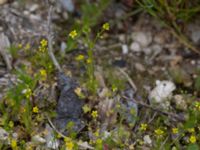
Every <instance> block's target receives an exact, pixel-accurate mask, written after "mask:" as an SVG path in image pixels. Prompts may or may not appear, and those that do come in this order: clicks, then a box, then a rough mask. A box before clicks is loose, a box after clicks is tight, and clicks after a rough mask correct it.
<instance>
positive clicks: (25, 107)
mask: <svg viewBox="0 0 200 150" xmlns="http://www.w3.org/2000/svg"><path fill="white" fill-rule="evenodd" d="M53 4H54V5H53V13H52V16H51V17H52V22H51V27H52V32H53V37H54V38H53V42H52V45H53V52H54V53H55V56H56V58H57V60H58V62H59V64H60V66H61V68H62V71H63V73H60V72H59V71H58V70H57V69H56V68H55V67H54V65H53V62H52V61H51V59H50V58H49V55H48V52H46V53H41V51H43V50H44V51H45V50H46V51H48V49H49V47H48V48H47V47H45V46H47V44H46V45H45V41H43V42H41V41H42V39H46V40H47V42H48V44H49V40H48V39H47V37H48V34H49V24H48V16H49V14H48V13H49V8H50V5H51V4H48V3H47V2H46V1H44V2H43V1H42V2H41V1H37V0H35V1H21V0H20V1H14V2H5V3H4V1H0V54H1V57H0V103H1V105H0V141H2V142H1V143H2V144H1V143H0V148H2V149H9V148H12V149H29V148H33V149H104V150H108V149H156V148H157V149H191V148H193V149H199V148H198V143H200V141H199V138H200V134H199V125H198V123H199V120H200V118H199V117H198V114H199V111H200V109H199V108H200V103H199V94H200V93H199V91H200V72H199V69H200V60H199V55H198V54H196V53H195V52H192V51H191V50H189V49H188V48H187V47H186V46H184V45H182V44H180V42H179V41H178V40H177V39H176V38H175V37H174V36H173V35H172V34H171V32H170V30H169V29H168V28H165V27H164V26H162V25H161V23H160V22H159V21H157V20H156V19H154V18H152V17H151V16H149V15H148V14H146V13H139V14H136V15H130V13H131V12H132V11H133V8H130V7H129V3H128V2H125V1H123V2H112V3H110V4H109V6H108V8H106V9H103V11H102V15H101V17H98V16H97V17H98V19H97V20H98V21H97V22H96V23H95V21H94V20H95V19H94V18H92V17H91V18H90V17H89V18H90V19H91V22H92V23H95V24H94V25H93V28H92V29H91V30H92V34H91V35H90V36H91V37H92V38H94V37H95V35H96V33H97V31H98V30H99V29H101V28H102V24H104V23H105V22H109V24H110V26H109V30H108V31H107V30H106V32H104V33H103V35H102V36H103V38H102V39H98V41H97V42H96V43H95V46H94V48H93V51H94V60H92V62H93V61H94V68H95V69H94V72H93V73H94V76H95V79H96V81H97V88H96V91H95V92H91V91H90V90H89V89H90V87H88V85H87V84H86V82H87V80H89V79H87V76H85V74H86V72H87V68H89V67H88V66H90V65H88V64H90V63H85V62H84V61H83V60H82V59H81V57H80V56H84V58H87V60H88V57H89V56H88V49H89V48H88V45H87V44H85V43H84V42H85V41H83V40H81V39H77V41H78V42H77V43H78V44H77V47H76V48H75V49H73V50H70V51H69V47H70V44H69V43H68V42H69V41H68V40H71V39H69V33H70V31H71V30H72V29H76V25H75V23H76V22H83V23H84V21H83V20H82V17H83V16H84V13H83V12H82V11H83V10H84V9H81V8H82V7H84V4H81V3H79V2H77V3H76V5H73V4H70V5H67V7H65V3H63V1H58V2H56V3H53ZM82 5H83V6H82ZM85 5H86V4H85ZM63 6H64V7H63ZM85 7H86V6H85ZM86 8H88V7H86ZM100 8H101V7H100V6H99V9H100ZM95 12H96V14H98V13H97V12H98V11H97V10H94V11H93V13H94V14H95ZM85 14H87V13H86V12H85ZM90 15H92V14H89V16H90ZM92 19H94V20H92ZM89 21H90V20H89ZM77 30H78V29H77ZM78 31H79V30H78ZM184 32H185V34H186V35H187V37H188V38H189V39H190V40H191V41H192V43H193V44H194V45H195V46H196V47H197V48H198V47H199V42H200V22H199V19H198V18H196V19H194V21H193V22H191V23H189V24H187V25H185V26H184ZM43 46H44V47H43ZM48 46H49V45H48ZM42 48H43V49H42ZM40 50H41V51H40ZM78 58H79V59H78ZM84 58H83V59H84ZM90 61H91V60H90ZM87 62H88V61H87ZM95 86H96V85H95ZM95 86H94V87H95ZM27 100H28V102H27Z"/></svg>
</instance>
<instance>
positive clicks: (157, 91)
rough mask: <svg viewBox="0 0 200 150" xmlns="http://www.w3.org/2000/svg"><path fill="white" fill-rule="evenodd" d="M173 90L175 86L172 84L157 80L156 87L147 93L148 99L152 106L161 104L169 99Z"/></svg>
mask: <svg viewBox="0 0 200 150" xmlns="http://www.w3.org/2000/svg"><path fill="white" fill-rule="evenodd" d="M175 89H176V86H175V84H174V83H173V82H171V81H165V80H164V81H159V80H157V81H156V87H155V88H154V89H153V90H152V91H151V92H150V93H149V97H148V98H149V100H150V102H151V103H152V104H162V103H165V102H166V100H167V99H169V98H171V96H172V92H173V91H174V90H175ZM167 104H168V103H167ZM162 105H163V104H162Z"/></svg>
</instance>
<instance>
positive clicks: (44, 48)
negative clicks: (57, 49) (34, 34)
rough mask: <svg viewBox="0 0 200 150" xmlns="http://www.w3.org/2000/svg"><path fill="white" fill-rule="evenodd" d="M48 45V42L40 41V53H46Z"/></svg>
mask: <svg viewBox="0 0 200 150" xmlns="http://www.w3.org/2000/svg"><path fill="white" fill-rule="evenodd" d="M47 44H48V42H47V40H45V39H42V40H41V41H40V46H39V51H40V52H42V53H44V52H45V51H46V50H47Z"/></svg>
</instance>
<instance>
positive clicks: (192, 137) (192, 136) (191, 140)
mask: <svg viewBox="0 0 200 150" xmlns="http://www.w3.org/2000/svg"><path fill="white" fill-rule="evenodd" d="M189 141H190V143H196V141H197V139H196V137H195V136H194V135H191V136H190V138H189Z"/></svg>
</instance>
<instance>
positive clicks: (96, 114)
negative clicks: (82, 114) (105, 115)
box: [91, 110, 98, 118]
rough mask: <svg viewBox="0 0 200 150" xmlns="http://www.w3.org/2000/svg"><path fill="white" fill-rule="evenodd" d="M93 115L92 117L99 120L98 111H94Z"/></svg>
mask: <svg viewBox="0 0 200 150" xmlns="http://www.w3.org/2000/svg"><path fill="white" fill-rule="evenodd" d="M91 115H92V117H93V118H97V117H98V112H97V111H96V110H93V111H92V114H91Z"/></svg>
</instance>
